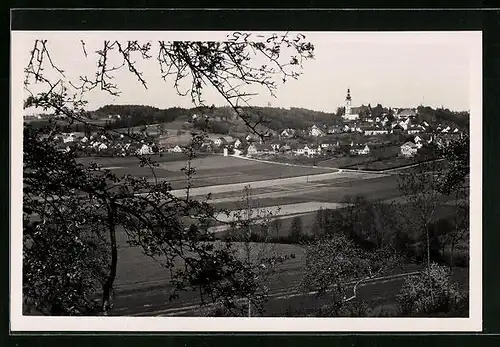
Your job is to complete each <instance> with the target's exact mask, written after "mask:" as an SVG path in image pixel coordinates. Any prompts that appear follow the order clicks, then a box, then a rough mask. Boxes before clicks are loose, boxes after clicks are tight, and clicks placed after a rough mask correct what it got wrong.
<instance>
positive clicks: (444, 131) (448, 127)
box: [441, 126, 451, 133]
mask: <svg viewBox="0 0 500 347" xmlns="http://www.w3.org/2000/svg"><path fill="white" fill-rule="evenodd" d="M450 130H451V128H450V126H447V127H446V128H444V129H443V130H441V132H442V133H448V132H450Z"/></svg>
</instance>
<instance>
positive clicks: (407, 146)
mask: <svg viewBox="0 0 500 347" xmlns="http://www.w3.org/2000/svg"><path fill="white" fill-rule="evenodd" d="M400 148H401V155H402V156H403V157H406V158H410V157H413V156H414V155H415V154H417V151H418V147H417V145H416V144H414V143H413V142H411V141H408V142H405V143H404V144H402V145H401V147H400Z"/></svg>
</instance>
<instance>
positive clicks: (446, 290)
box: [397, 263, 463, 316]
mask: <svg viewBox="0 0 500 347" xmlns="http://www.w3.org/2000/svg"><path fill="white" fill-rule="evenodd" d="M397 300H398V303H399V305H400V307H401V313H402V314H403V315H417V316H420V315H429V314H439V313H446V312H450V311H451V310H453V309H454V308H456V307H457V305H458V304H459V303H460V302H462V301H463V298H462V294H461V293H460V291H459V290H458V286H457V284H456V283H455V282H453V281H452V280H451V278H450V272H449V269H448V268H447V267H445V266H440V265H438V264H435V263H433V264H431V266H430V269H428V268H426V269H425V270H424V271H422V273H421V274H420V275H418V276H411V277H408V278H407V279H406V281H405V283H404V284H403V286H402V288H401V291H400V293H399V294H398V295H397Z"/></svg>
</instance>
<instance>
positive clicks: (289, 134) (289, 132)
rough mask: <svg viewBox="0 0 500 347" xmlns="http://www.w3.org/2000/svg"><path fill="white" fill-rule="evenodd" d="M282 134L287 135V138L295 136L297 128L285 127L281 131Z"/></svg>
mask: <svg viewBox="0 0 500 347" xmlns="http://www.w3.org/2000/svg"><path fill="white" fill-rule="evenodd" d="M280 136H281V137H286V138H290V137H293V136H295V130H294V129H290V128H288V129H285V130H283V131H282V132H281V133H280Z"/></svg>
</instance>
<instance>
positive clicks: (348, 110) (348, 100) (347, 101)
mask: <svg viewBox="0 0 500 347" xmlns="http://www.w3.org/2000/svg"><path fill="white" fill-rule="evenodd" d="M350 114H351V90H350V89H349V88H347V96H346V98H345V115H346V116H348V115H350Z"/></svg>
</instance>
